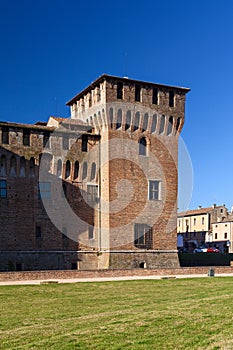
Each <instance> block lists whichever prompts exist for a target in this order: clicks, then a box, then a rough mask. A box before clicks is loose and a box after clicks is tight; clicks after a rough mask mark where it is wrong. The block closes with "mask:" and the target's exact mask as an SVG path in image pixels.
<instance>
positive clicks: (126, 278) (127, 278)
mask: <svg viewBox="0 0 233 350" xmlns="http://www.w3.org/2000/svg"><path fill="white" fill-rule="evenodd" d="M200 277H209V276H208V274H192V275H176V276H171V275H170V276H119V277H96V278H95V277H93V278H70V279H48V280H47V279H44V280H24V281H2V282H0V286H6V285H27V284H50V283H51V284H52V283H77V282H108V281H130V280H131V281H133V280H159V279H177V278H179V279H180V278H200ZM215 277H233V273H221V274H215Z"/></svg>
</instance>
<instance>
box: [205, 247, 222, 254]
mask: <svg viewBox="0 0 233 350" xmlns="http://www.w3.org/2000/svg"><path fill="white" fill-rule="evenodd" d="M207 253H219V249H218V248H215V247H209V248H208V249H207Z"/></svg>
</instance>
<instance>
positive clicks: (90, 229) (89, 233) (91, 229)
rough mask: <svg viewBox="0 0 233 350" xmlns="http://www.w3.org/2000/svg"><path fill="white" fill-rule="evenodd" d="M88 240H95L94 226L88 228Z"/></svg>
mask: <svg viewBox="0 0 233 350" xmlns="http://www.w3.org/2000/svg"><path fill="white" fill-rule="evenodd" d="M88 239H94V226H93V225H89V226H88Z"/></svg>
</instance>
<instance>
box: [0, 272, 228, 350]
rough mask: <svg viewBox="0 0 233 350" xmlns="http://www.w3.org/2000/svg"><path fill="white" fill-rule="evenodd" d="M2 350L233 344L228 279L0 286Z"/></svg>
mask: <svg viewBox="0 0 233 350" xmlns="http://www.w3.org/2000/svg"><path fill="white" fill-rule="evenodd" d="M0 298H1V304H0V305H1V306H0V349H56V350H60V349H88V350H91V349H103V350H107V349H119V350H120V349H156V350H157V349H166V350H169V349H173V350H177V349H215V350H216V349H224V350H226V349H233V278H228V277H222V278H220V277H208V278H198V279H195V278H194V279H173V280H140V281H123V282H122V281H119V282H101V283H100V282H99V283H75V284H46V285H45V284H43V285H30V286H28V285H27V286H1V287H0Z"/></svg>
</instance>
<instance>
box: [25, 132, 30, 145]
mask: <svg viewBox="0 0 233 350" xmlns="http://www.w3.org/2000/svg"><path fill="white" fill-rule="evenodd" d="M23 145H24V146H30V130H28V129H23Z"/></svg>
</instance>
